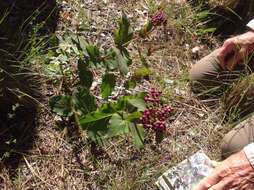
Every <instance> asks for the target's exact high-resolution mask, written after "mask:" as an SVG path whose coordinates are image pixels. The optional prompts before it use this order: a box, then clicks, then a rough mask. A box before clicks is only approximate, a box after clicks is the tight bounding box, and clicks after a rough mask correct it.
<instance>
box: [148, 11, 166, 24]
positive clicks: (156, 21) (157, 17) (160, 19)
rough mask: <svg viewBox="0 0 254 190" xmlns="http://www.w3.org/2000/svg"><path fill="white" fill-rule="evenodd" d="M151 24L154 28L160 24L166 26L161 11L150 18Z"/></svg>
mask: <svg viewBox="0 0 254 190" xmlns="http://www.w3.org/2000/svg"><path fill="white" fill-rule="evenodd" d="M151 22H152V23H153V25H155V26H158V25H161V24H163V25H166V24H167V18H166V17H165V15H164V14H163V12H162V11H158V13H157V14H156V15H154V16H153V17H152V18H151Z"/></svg>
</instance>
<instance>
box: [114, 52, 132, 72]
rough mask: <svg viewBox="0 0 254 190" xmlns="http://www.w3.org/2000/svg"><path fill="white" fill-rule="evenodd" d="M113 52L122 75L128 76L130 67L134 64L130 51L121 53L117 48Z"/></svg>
mask: <svg viewBox="0 0 254 190" xmlns="http://www.w3.org/2000/svg"><path fill="white" fill-rule="evenodd" d="M113 50H114V52H115V59H116V60H117V63H118V69H119V71H120V73H121V74H122V75H126V74H127V73H128V72H129V68H128V66H129V65H131V63H132V60H131V59H130V57H129V53H128V51H127V50H126V49H123V50H122V51H120V50H119V49H117V48H113Z"/></svg>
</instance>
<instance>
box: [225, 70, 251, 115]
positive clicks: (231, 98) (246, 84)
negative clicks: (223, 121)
mask: <svg viewBox="0 0 254 190" xmlns="http://www.w3.org/2000/svg"><path fill="white" fill-rule="evenodd" d="M223 108H224V110H225V113H226V114H227V117H228V118H231V119H233V120H237V119H240V118H243V117H244V116H246V115H248V114H250V113H251V112H253V111H254V74H251V75H249V76H247V77H245V78H241V79H239V80H238V82H236V83H235V84H234V85H233V86H232V87H231V88H230V89H229V90H228V91H227V93H226V94H225V97H224V99H223Z"/></svg>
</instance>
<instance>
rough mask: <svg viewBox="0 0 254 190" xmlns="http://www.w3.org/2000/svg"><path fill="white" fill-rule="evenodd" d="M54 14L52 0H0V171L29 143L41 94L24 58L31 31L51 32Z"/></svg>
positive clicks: (12, 165) (11, 164)
mask: <svg viewBox="0 0 254 190" xmlns="http://www.w3.org/2000/svg"><path fill="white" fill-rule="evenodd" d="M57 18H58V9H57V5H56V2H55V1H54V0H36V1H34V0H8V1H0V28H1V29H0V95H1V96H0V105H1V106H0V158H1V160H0V171H1V168H2V167H3V166H5V167H7V168H10V169H15V168H16V167H17V166H18V163H19V160H20V158H21V156H22V155H21V154H20V153H19V152H26V151H27V150H28V149H29V147H31V146H32V144H33V139H34V135H35V120H36V114H37V107H38V105H37V102H38V100H39V101H40V98H41V97H40V93H39V88H40V87H39V83H38V82H39V80H38V78H37V77H36V76H33V75H30V74H29V72H30V71H31V70H30V68H29V62H28V61H26V58H27V56H29V55H28V54H27V52H28V49H29V48H32V47H33V44H31V43H29V40H30V38H31V36H34V35H35V34H34V33H35V32H36V35H37V37H38V39H40V37H41V36H45V35H46V34H50V33H53V32H54V31H55V28H56V23H57ZM1 19H2V20H1ZM41 23H44V25H43V27H40V26H42V25H41ZM34 26H38V27H37V29H39V30H38V31H35V29H36V28H34ZM34 42H35V43H36V40H34ZM31 97H33V98H31Z"/></svg>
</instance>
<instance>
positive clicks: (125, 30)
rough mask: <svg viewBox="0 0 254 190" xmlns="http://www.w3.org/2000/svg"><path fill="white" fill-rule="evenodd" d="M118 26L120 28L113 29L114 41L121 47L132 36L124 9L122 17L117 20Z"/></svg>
mask: <svg viewBox="0 0 254 190" xmlns="http://www.w3.org/2000/svg"><path fill="white" fill-rule="evenodd" d="M119 26H120V29H119V30H116V31H115V37H114V41H115V44H116V45H117V46H118V47H120V49H121V48H122V45H124V44H125V43H127V42H129V41H130V40H132V37H133V30H132V27H131V26H130V22H129V20H128V18H127V16H126V14H125V12H124V11H123V12H122V18H121V19H120V20H119Z"/></svg>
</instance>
